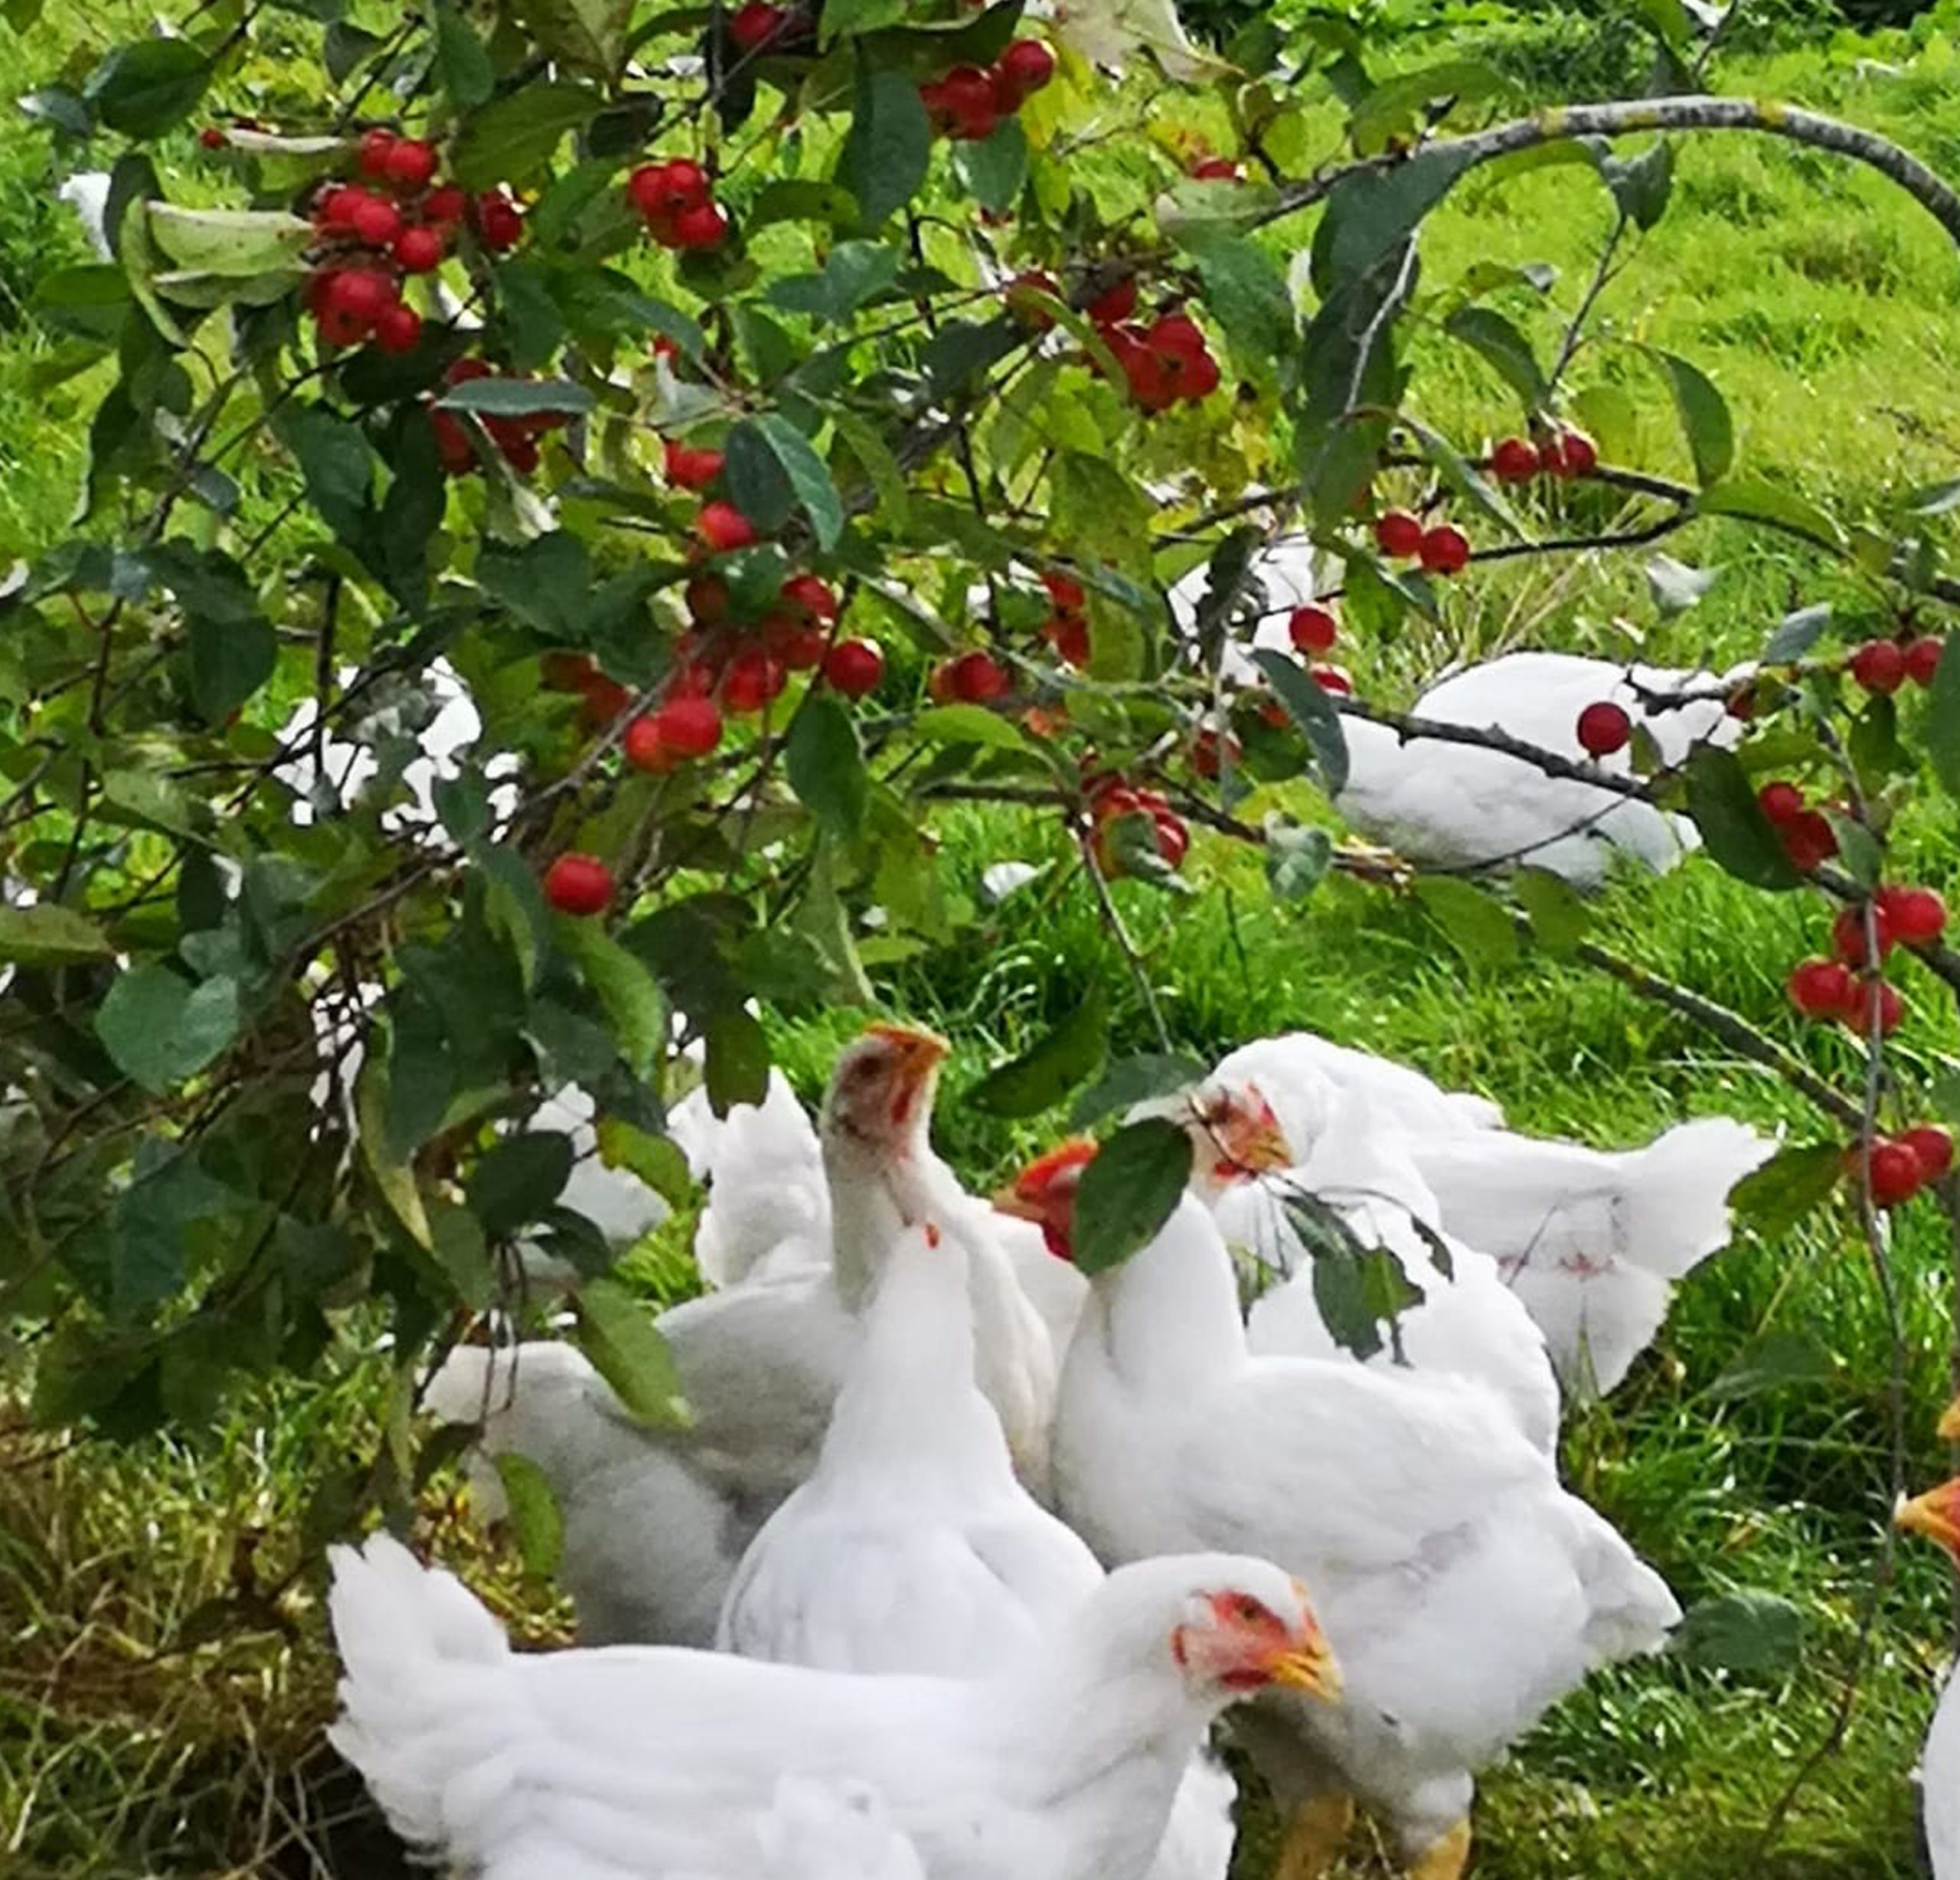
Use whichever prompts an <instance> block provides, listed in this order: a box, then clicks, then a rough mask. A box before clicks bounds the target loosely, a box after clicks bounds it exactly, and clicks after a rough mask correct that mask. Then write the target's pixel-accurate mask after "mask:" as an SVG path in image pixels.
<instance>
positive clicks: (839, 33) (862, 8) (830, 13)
mask: <svg viewBox="0 0 1960 1880" xmlns="http://www.w3.org/2000/svg"><path fill="white" fill-rule="evenodd" d="M912 11H913V6H912V0H828V4H826V5H825V8H824V9H823V15H822V22H821V31H822V44H825V45H826V46H828V45H829V44H831V42H832V41H835V40H838V39H841V38H844V37H845V36H846V35H848V34H852V33H870V32H875V31H877V30H878V28H880V27H881V26H898V25H902V24H903V23H904V22H905V21H906V20H907V19H908V18H910V16H911V14H912Z"/></svg>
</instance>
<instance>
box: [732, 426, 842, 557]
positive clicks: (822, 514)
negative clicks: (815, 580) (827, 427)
mask: <svg viewBox="0 0 1960 1880" xmlns="http://www.w3.org/2000/svg"><path fill="white" fill-rule="evenodd" d="M753 423H754V426H755V427H756V430H757V431H758V432H760V433H761V436H762V438H763V442H765V443H766V444H767V445H768V446H769V449H770V450H771V451H773V452H774V453H775V456H776V462H778V463H779V464H780V465H782V471H783V474H784V475H785V476H786V477H787V478H789V487H790V488H791V489H792V491H794V492H795V498H796V501H797V504H798V506H799V508H801V509H802V511H803V513H804V514H805V516H807V517H808V518H809V521H810V530H811V533H812V534H813V535H815V537H816V538H817V546H818V547H819V548H831V547H835V546H836V543H837V539H838V537H839V536H840V535H841V534H843V533H844V505H843V504H842V503H841V501H838V494H837V485H835V483H833V482H832V481H831V477H830V472H829V471H828V469H826V468H825V466H824V460H823V459H822V458H821V457H819V456H818V455H817V453H816V450H815V447H814V446H812V444H811V442H810V440H809V439H808V438H807V437H805V436H804V435H803V433H802V432H801V431H799V430H798V429H797V428H796V427H795V426H794V425H793V424H792V423H790V422H789V419H787V418H786V417H784V416H782V413H780V412H776V411H766V412H764V413H763V415H762V416H760V417H759V418H756V419H753Z"/></svg>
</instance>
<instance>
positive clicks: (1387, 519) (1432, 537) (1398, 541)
mask: <svg viewBox="0 0 1960 1880" xmlns="http://www.w3.org/2000/svg"><path fill="white" fill-rule="evenodd" d="M1375 546H1376V547H1377V548H1379V549H1380V550H1381V552H1382V553H1383V554H1384V555H1386V556H1388V557H1389V558H1390V560H1393V561H1413V562H1419V563H1421V565H1422V568H1423V573H1426V574H1461V573H1462V572H1463V570H1465V568H1467V567H1468V566H1469V565H1470V538H1469V537H1468V536H1467V535H1465V534H1464V533H1463V531H1462V530H1461V529H1459V528H1456V527H1453V526H1452V524H1449V523H1447V522H1443V523H1439V524H1436V527H1433V528H1426V527H1424V526H1423V519H1422V518H1421V517H1419V516H1414V515H1411V514H1410V513H1409V511H1407V510H1406V509H1391V510H1390V511H1388V512H1387V514H1385V515H1382V516H1378V517H1376V519H1375Z"/></svg>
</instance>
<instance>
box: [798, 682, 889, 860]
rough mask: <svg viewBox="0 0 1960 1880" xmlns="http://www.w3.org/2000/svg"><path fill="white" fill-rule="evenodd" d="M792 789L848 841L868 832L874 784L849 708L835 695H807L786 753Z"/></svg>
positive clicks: (810, 808)
mask: <svg viewBox="0 0 1960 1880" xmlns="http://www.w3.org/2000/svg"><path fill="white" fill-rule="evenodd" d="M782 755H783V771H784V773H785V775H787V776H788V778H789V787H790V788H791V789H792V790H794V791H795V792H796V794H797V796H798V797H799V798H800V799H801V800H802V801H803V802H804V803H805V804H806V805H808V808H809V811H810V813H811V814H812V815H813V816H815V818H816V819H817V821H818V822H819V823H820V824H822V826H823V827H825V828H826V829H828V830H830V831H831V832H832V833H834V834H837V835H840V836H844V837H850V836H854V835H855V834H857V831H859V830H860V829H861V828H862V827H864V811H865V809H866V808H867V805H869V803H870V801H871V778H870V776H869V775H867V772H866V771H865V769H864V747H863V746H861V745H860V744H859V743H858V742H857V724H856V723H855V722H854V720H853V719H852V717H851V713H850V710H849V708H848V707H846V706H845V704H844V702H843V701H842V700H841V699H839V698H838V697H837V696H836V694H834V693H831V692H825V691H815V692H811V693H808V694H806V695H805V697H804V700H803V703H802V705H801V706H800V707H798V709H797V713H796V716H795V717H794V718H793V719H792V720H790V724H789V737H788V738H787V739H786V741H785V743H784V747H783V754H782Z"/></svg>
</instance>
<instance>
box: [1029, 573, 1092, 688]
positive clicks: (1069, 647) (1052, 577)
mask: <svg viewBox="0 0 1960 1880" xmlns="http://www.w3.org/2000/svg"><path fill="white" fill-rule="evenodd" d="M1041 585H1042V586H1044V588H1046V589H1047V590H1048V600H1049V603H1050V612H1049V615H1048V618H1047V619H1046V620H1044V621H1043V622H1042V623H1041V637H1042V638H1043V639H1044V640H1046V641H1047V642H1048V644H1049V645H1050V646H1051V647H1053V648H1054V650H1055V657H1056V658H1057V659H1059V660H1060V661H1061V662H1062V663H1063V664H1064V665H1066V666H1076V667H1087V665H1088V664H1089V596H1088V595H1087V593H1086V592H1084V590H1083V585H1082V583H1080V581H1078V580H1077V579H1076V578H1075V576H1073V575H1069V574H1063V573H1061V572H1060V570H1058V569H1054V568H1051V569H1050V570H1048V572H1047V573H1046V574H1044V575H1043V576H1042V577H1041Z"/></svg>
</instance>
